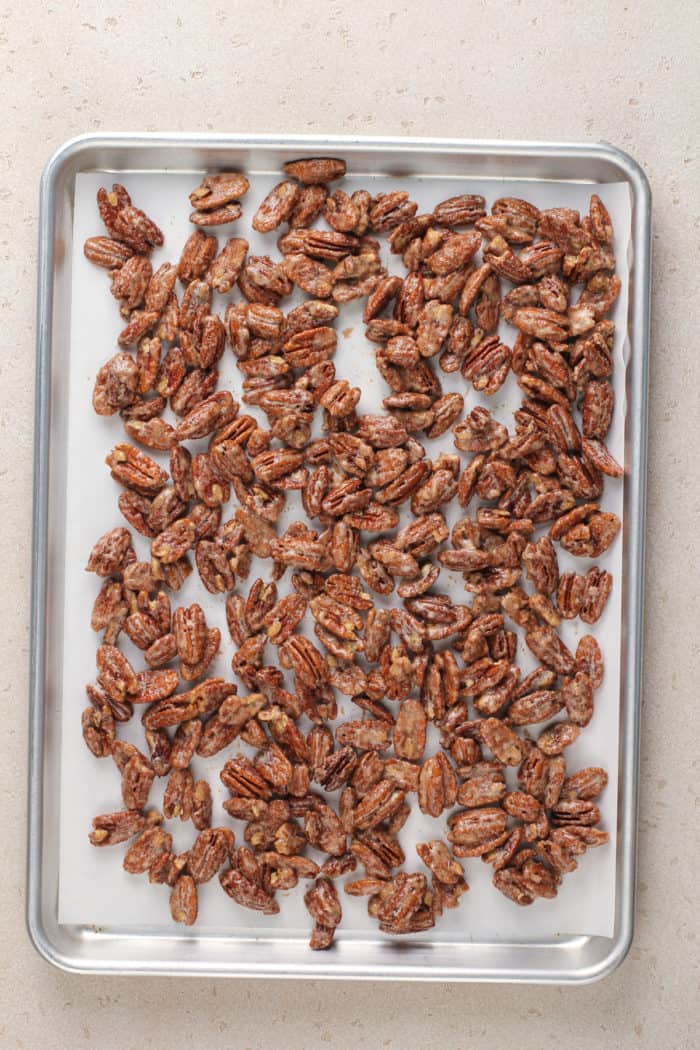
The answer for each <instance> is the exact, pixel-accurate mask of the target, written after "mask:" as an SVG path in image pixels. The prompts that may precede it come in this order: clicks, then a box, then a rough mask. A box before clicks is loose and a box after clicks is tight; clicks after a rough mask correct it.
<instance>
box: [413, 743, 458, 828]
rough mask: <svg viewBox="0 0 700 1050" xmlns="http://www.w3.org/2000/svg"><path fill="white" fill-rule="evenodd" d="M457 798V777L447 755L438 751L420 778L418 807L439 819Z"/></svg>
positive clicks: (421, 772) (422, 770)
mask: <svg viewBox="0 0 700 1050" xmlns="http://www.w3.org/2000/svg"><path fill="white" fill-rule="evenodd" d="M456 798H457V777H456V774H455V772H454V770H453V768H452V766H451V765H450V763H449V761H448V759H447V758H446V757H445V755H444V754H443V753H442V752H441V751H438V752H437V753H436V754H435V755H432V756H431V757H430V758H428V759H427V760H426V761H425V762H424V763H423V765H422V767H421V771H420V775H419V778H418V805H419V806H420V809H421V812H423V813H427V814H428V815H429V816H431V817H439V816H440V814H441V813H442V811H443V810H444V809H450V808H451V807H452V806H454V804H455V800H456Z"/></svg>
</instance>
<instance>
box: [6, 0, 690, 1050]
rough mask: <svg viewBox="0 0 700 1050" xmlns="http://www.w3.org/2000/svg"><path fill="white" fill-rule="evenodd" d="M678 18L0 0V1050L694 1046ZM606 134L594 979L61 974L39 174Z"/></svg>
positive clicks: (604, 5)
mask: <svg viewBox="0 0 700 1050" xmlns="http://www.w3.org/2000/svg"><path fill="white" fill-rule="evenodd" d="M699 15H700V9H699V8H698V6H697V4H696V3H694V2H692V0H676V2H674V3H666V4H659V3H657V2H651V0H638V2H637V3H635V4H632V3H630V4H627V3H622V2H618V0H612V2H611V0H605V2H599V0H589V2H588V3H587V4H585V5H584V4H581V3H574V2H571V0H541V2H539V3H537V4H533V3H525V2H523V3H520V2H512V3H508V2H503V0H490V2H487V0H482V2H479V3H476V2H470V0H464V2H461V3H460V2H458V0H432V2H431V3H430V4H422V5H418V4H416V3H406V2H404V3H400V2H387V0H353V2H345V3H338V2H336V0H325V2H324V0H316V2H311V0H296V2H294V3H291V2H286V0H277V2H272V3H270V2H266V0H258V2H257V3H255V4H251V3H247V2H244V0H240V2H238V3H235V4H224V3H212V4H200V5H198V6H197V7H196V9H193V7H192V5H191V4H185V3H182V2H181V0H174V2H173V3H172V4H169V5H167V6H164V5H160V4H143V3H136V2H133V0H122V2H121V3H120V4H118V5H112V6H107V5H104V4H101V3H99V2H82V0H75V2H74V3H70V4H59V3H57V2H55V0H48V2H45V3H38V2H37V0H28V2H25V3H23V4H15V5H11V6H10V5H7V4H6V5H4V6H3V7H2V9H0V86H1V88H2V97H3V132H2V135H0V268H1V273H2V276H1V278H0V309H1V310H2V321H3V332H2V336H3V340H2V341H3V349H2V353H1V354H0V377H1V379H0V443H1V446H0V499H1V501H2V529H1V532H0V541H1V543H2V547H1V550H0V558H1V563H2V566H3V573H2V593H3V601H4V605H3V610H4V611H3V614H2V622H3V630H2V632H0V666H2V668H3V675H2V686H0V690H1V692H2V734H0V749H1V753H2V765H1V766H0V768H1V769H2V784H3V802H2V811H1V812H2V828H3V837H2V852H3V868H2V893H1V894H0V944H1V945H2V949H1V950H0V1044H1V1045H2V1046H3V1047H7V1048H8V1050H9V1048H15V1047H27V1048H31V1050H34V1048H36V1047H38V1046H41V1047H42V1048H43V1050H53V1048H64V1047H67V1046H70V1047H81V1046H85V1047H97V1046H99V1047H102V1048H104V1050H112V1048H117V1047H119V1048H120V1050H130V1048H132V1047H133V1048H137V1047H138V1048H144V1050H145V1048H147V1047H155V1046H160V1047H162V1046H167V1047H173V1048H176V1047H188V1046H197V1047H200V1046H202V1047H207V1048H208V1050H218V1048H224V1047H225V1048H227V1050H228V1048H230V1047H236V1048H240V1050H244V1048H251V1050H266V1048H268V1047H273V1046H274V1047H284V1048H285V1050H301V1048H304V1050H309V1048H313V1047H320V1046H325V1045H331V1046H335V1047H338V1048H346V1047H347V1048H350V1047H352V1048H360V1047H368V1048H374V1047H382V1048H383V1047H391V1048H400V1047H407V1046H410V1047H414V1046H426V1045H435V1046H439V1047H442V1048H445V1050H447V1048H462V1047H470V1048H472V1050H477V1048H481V1047H489V1048H491V1047H494V1046H498V1047H507V1046H517V1047H518V1050H530V1048H537V1050H541V1048H542V1047H546V1046H566V1047H567V1048H569V1050H578V1048H588V1047H591V1048H592V1047H595V1048H599V1047H610V1046H616V1047H621V1048H622V1047H625V1048H626V1047H634V1048H636V1047H663V1048H664V1050H667V1048H668V1050H678V1048H684V1047H695V1046H697V1045H698V1042H699V1041H700V1018H699V1012H698V1011H699V1008H698V948H697V940H696V936H697V923H696V920H695V912H694V910H693V906H692V898H693V897H694V896H695V893H696V886H695V883H696V873H697V863H698V840H697V807H696V800H697V795H698V791H697V784H698V777H699V776H700V770H698V763H697V758H696V750H697V746H698V745H697V740H698V734H697V728H696V727H697V716H696V710H697V697H696V688H697V686H696V683H697V681H698V675H699V672H700V666H699V665H700V660H699V659H698V650H699V646H698V602H697V595H698V593H700V578H699V573H698V559H699V557H700V552H699V551H698V543H697V522H698V519H699V518H700V496H699V495H698V493H699V492H700V486H699V485H698V475H699V471H698V445H699V444H700V423H699V421H698V412H697V408H698V394H697V387H698V380H699V379H700V377H699V376H698V364H697V362H698V351H697V347H696V341H697V332H696V329H697V317H698V307H699V306H700V297H699V295H698V278H697V272H698V248H699V247H700V243H699V239H698V199H699V196H700V194H699V191H700V184H699V178H698V133H697V113H698V105H699V103H700V97H699V96H700V87H699V80H698V73H697V44H698V39H700V17H699ZM144 129H147V130H177V129H182V130H188V131H195V130H205V129H210V130H216V131H249V132H263V131H269V132H274V131H287V132H321V133H328V132H338V133H343V132H344V133H355V132H356V133H364V134H378V135H396V134H406V135H430V136H466V137H476V138H478V137H482V138H486V137H494V138H531V139H555V140H570V141H576V140H599V139H604V140H607V141H609V142H612V143H614V144H616V145H618V146H621V147H623V148H624V149H626V150H628V151H629V152H630V153H631V154H632V155H633V156H635V157H636V158H637V160H639V162H640V163H641V164H642V166H643V167H644V168H645V170H646V172H647V174H648V176H649V179H650V181H651V185H652V191H653V194H654V292H653V330H652V363H651V405H650V464H649V525H648V551H649V554H648V576H647V580H648V583H647V620H646V644H645V676H644V724H643V740H642V764H641V770H642V781H641V813H640V840H639V896H638V910H637V929H636V936H635V941H634V945H633V948H632V950H631V952H630V955H629V957H628V959H627V960H626V962H625V963H624V964H623V966H622V967H621V968H620V970H619V971H618V972H616V973H615V974H614V975H613V976H612V977H610V978H608V979H607V980H605V981H604V982H602V983H600V984H597V985H593V986H590V987H584V988H579V989H574V990H561V989H556V988H537V987H529V988H528V987H498V986H446V987H440V986H437V985H423V986H421V985H408V984H404V985H400V984H394V985H381V986H379V987H375V988H372V987H371V986H370V985H367V984H352V983H344V984H322V983H317V984H302V983H300V982H288V983H279V984H276V983H271V982H263V981H254V982H253V981H250V982H239V983H237V982H230V981H229V982H224V981H219V982H216V981H209V980H198V981H190V982H188V983H181V982H175V981H172V980H167V979H151V980H147V979H143V978H134V979H126V978H123V979H112V978H97V977H90V978H86V977H73V976H67V975H64V974H61V973H59V972H57V971H55V970H53V969H51V968H50V967H49V966H48V965H47V964H46V963H44V962H43V961H42V960H41V959H40V958H39V957H38V956H37V955H36V953H35V951H34V949H33V948H32V947H31V945H30V944H29V941H28V939H27V936H26V933H25V930H24V889H23V884H24V836H25V783H24V782H25V769H26V686H27V653H28V592H29V575H30V543H29V537H30V519H31V496H32V480H31V453H32V427H33V419H32V415H33V403H32V398H33V359H34V306H35V280H36V251H35V240H36V220H37V196H38V181H39V175H40V172H41V169H42V167H43V165H44V163H45V161H46V160H47V158H48V156H49V154H50V153H51V152H52V151H53V149H54V148H55V147H57V146H59V145H60V144H61V143H62V142H63V141H64V140H65V139H67V138H69V137H70V136H73V135H76V134H78V133H80V132H84V131H92V130H114V131H116V130H144Z"/></svg>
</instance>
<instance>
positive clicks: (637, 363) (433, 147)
mask: <svg viewBox="0 0 700 1050" xmlns="http://www.w3.org/2000/svg"><path fill="white" fill-rule="evenodd" d="M154 145H157V146H162V147H174V146H183V145H186V146H188V147H192V148H211V147H217V146H227V145H228V146H236V145H237V146H239V147H243V146H247V147H255V146H260V147H269V146H273V145H274V146H284V147H287V148H290V149H292V148H294V147H295V146H298V147H299V148H300V149H308V148H309V147H313V148H314V149H318V150H320V149H322V148H325V147H326V146H328V147H333V148H336V149H344V150H352V149H353V147H354V148H357V149H369V150H372V149H374V148H376V149H377V151H379V150H384V149H387V148H389V149H391V148H395V149H397V150H400V151H401V152H433V151H437V150H440V151H443V152H452V151H454V152H465V153H485V152H488V153H490V154H494V155H500V156H504V155H507V156H513V155H517V156H531V157H536V156H544V157H547V156H552V157H554V156H558V157H561V156H569V157H576V156H582V157H583V156H585V157H587V158H589V159H596V158H598V159H604V160H607V161H608V162H610V163H612V164H613V165H614V166H616V167H617V168H618V169H619V170H620V172H621V174H622V176H623V177H624V179H625V181H628V182H629V183H630V185H631V187H632V190H633V204H634V209H633V222H632V244H633V246H634V250H635V256H634V269H633V274H634V282H633V286H632V294H631V297H630V316H631V317H632V318H633V326H632V330H633V342H634V345H633V348H632V367H631V379H632V390H633V399H634V401H635V403H636V404H637V405H638V406H639V413H638V414H637V416H635V417H633V418H632V419H631V422H630V431H631V432H630V435H629V444H630V460H631V464H630V466H631V476H632V478H633V479H634V483H633V484H632V485H631V486H630V492H631V496H630V510H631V512H632V513H633V514H634V516H635V519H636V520H637V521H639V523H640V524H639V528H636V529H634V530H630V533H629V538H628V542H629V544H630V554H629V567H630V569H631V570H632V569H634V573H632V571H630V572H628V575H627V579H626V581H625V584H624V592H625V604H626V607H627V612H628V620H627V625H626V626H627V634H628V638H629V644H628V646H627V653H626V665H625V670H626V676H627V677H626V679H625V681H626V690H625V697H624V716H625V717H624V719H623V728H624V737H623V736H621V739H620V750H621V756H622V761H621V769H620V811H619V821H620V826H621V829H622V831H621V843H620V868H621V871H620V878H619V881H620V883H621V884H622V885H627V886H628V887H629V890H628V892H627V893H626V894H625V899H624V907H623V908H622V909H621V923H620V929H619V931H618V932H617V935H616V936H615V938H613V939H612V940H611V948H610V951H609V952H608V953H607V955H606V956H604V957H603V959H602V960H600V961H599V962H598V963H597V964H595V965H594V966H592V967H588V968H586V969H581V970H579V971H572V972H570V973H568V974H561V973H555V974H552V973H551V972H549V973H548V972H547V971H546V970H541V971H537V970H533V971H531V972H529V973H528V974H526V975H523V973H522V971H516V970H505V971H504V970H498V972H492V971H489V970H482V971H476V972H470V973H468V974H465V973H464V972H462V971H455V970H454V969H453V968H451V967H426V966H416V967H409V968H404V967H401V968H398V967H386V968H385V969H384V970H383V971H382V973H381V974H376V973H373V974H368V973H366V972H365V973H360V972H355V970H356V968H355V967H353V966H341V967H336V968H333V967H332V965H330V966H328V968H327V969H326V970H325V971H324V972H323V973H319V972H318V971H316V970H313V969H311V968H307V967H305V966H304V965H303V964H302V965H300V966H296V967H295V969H294V971H293V972H289V970H287V971H286V972H282V967H278V966H276V965H274V964H263V965H255V966H248V968H247V970H246V971H243V970H241V972H237V968H236V967H229V968H227V973H228V974H231V975H235V976H239V977H262V976H275V977H288V978H298V977H313V978H314V979H316V980H318V979H334V978H336V979H337V978H353V979H372V980H377V979H386V980H429V981H436V980H441V981H444V980H450V981H471V982H496V981H498V982H504V983H543V984H544V983H557V984H584V983H591V982H593V981H595V980H599V979H601V978H602V977H604V976H606V975H608V974H609V973H611V972H612V971H613V970H614V969H615V968H616V967H617V966H619V965H620V963H621V962H622V961H623V960H624V958H625V956H626V955H627V953H628V951H629V948H630V946H631V943H632V937H633V933H634V877H635V841H636V813H637V799H638V771H639V753H638V749H639V730H640V725H639V723H640V681H641V661H642V630H643V573H644V519H645V506H646V458H647V456H646V442H647V393H648V375H649V363H648V351H649V315H650V299H649V290H650V269H651V268H650V256H651V219H650V217H651V192H650V188H649V183H648V180H647V178H646V175H645V174H644V171H643V170H642V168H641V167H640V166H639V164H638V163H637V162H636V161H635V160H634V159H633V158H632V157H630V156H629V155H628V154H626V153H624V152H623V151H622V150H619V149H617V148H616V147H614V146H611V145H609V144H607V143H598V144H591V145H588V144H584V143H553V142H532V141H530V142H524V141H491V140H465V139H426V138H404V137H388V138H378V137H370V136H352V137H351V136H342V135H328V136H317V135H282V134H280V135H247V134H213V135H205V136H202V135H199V134H197V133H186V134H183V133H179V132H170V133H153V134H150V133H135V134H132V133H129V132H118V133H113V134H109V135H102V134H99V133H97V134H86V135H81V136H77V137H76V138H73V139H70V140H68V141H67V142H66V143H65V144H64V145H63V146H61V147H60V148H59V149H58V150H57V151H56V153H54V155H53V156H52V157H51V159H50V160H49V161H48V163H47V165H46V168H45V170H44V172H43V175H42V179H41V201H40V219H39V267H38V303H37V344H36V389H35V445H34V511H33V538H32V543H33V548H32V550H33V553H32V589H31V617H30V629H31V646H30V674H29V691H30V709H29V768H28V791H27V795H28V835H27V902H26V923H27V929H28V933H29V937H30V939H31V941H32V943H33V945H34V947H35V948H36V950H37V951H38V952H39V954H40V955H42V956H43V958H45V959H46V960H47V961H48V962H50V963H52V964H53V965H55V966H57V967H58V968H59V969H62V970H64V971H66V972H72V973H118V972H120V973H128V974H154V973H161V974H180V975H184V974H185V973H187V974H188V975H201V976H218V975H221V970H220V969H218V968H216V967H208V966H207V965H204V966H200V965H197V966H196V967H195V968H194V969H192V968H191V967H183V965H182V964H179V963H177V962H175V963H173V964H171V965H168V964H167V963H164V964H161V963H159V964H158V968H157V969H154V968H152V967H143V966H141V965H139V964H136V965H134V966H131V965H126V966H125V965H122V966H121V967H120V968H119V969H118V970H117V969H116V968H115V967H110V966H108V965H106V964H103V963H101V962H99V961H97V962H95V963H94V964H91V965H85V964H84V962H83V961H82V960H81V961H78V960H76V958H75V957H73V956H69V955H66V954H65V953H64V952H61V951H60V950H59V949H58V947H57V946H56V945H55V944H54V943H53V942H52V941H51V939H50V937H49V936H48V934H47V931H46V929H45V926H44V922H43V918H42V915H41V906H42V882H41V875H42V871H41V853H42V841H41V835H42V827H43V821H42V817H43V787H44V785H43V765H42V752H43V734H44V712H43V695H42V692H43V677H44V665H45V645H46V629H45V622H44V616H43V612H44V609H45V599H46V562H47V525H48V492H49V487H48V466H49V422H50V412H49V408H50V406H49V394H50V350H51V318H52V308H53V288H52V279H51V275H52V271H53V258H54V249H53V239H52V236H51V234H52V231H53V226H54V221H55V193H56V186H57V182H58V179H59V176H60V175H61V173H62V172H63V171H64V169H65V168H66V167H67V166H68V165H69V164H70V163H71V162H72V161H74V160H75V159H77V158H78V157H79V155H80V153H82V152H84V151H88V150H91V149H94V148H95V147H102V148H119V147H122V148H123V147H127V146H128V147H135V146H154ZM622 713H623V712H621V714H622ZM81 962H82V963H83V964H82V965H81ZM329 962H330V961H329ZM358 969H359V968H358Z"/></svg>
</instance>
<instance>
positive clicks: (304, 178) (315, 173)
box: [284, 157, 345, 186]
mask: <svg viewBox="0 0 700 1050" xmlns="http://www.w3.org/2000/svg"><path fill="white" fill-rule="evenodd" d="M284 170H285V173H286V174H287V175H291V176H292V178H294V179H298V181H299V182H301V183H303V184H304V185H305V186H314V185H318V184H320V183H323V182H333V181H334V180H335V179H342V177H343V175H344V174H345V161H344V160H340V158H338V157H306V158H304V159H303V160H289V161H287V162H286V164H285V165H284Z"/></svg>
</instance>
